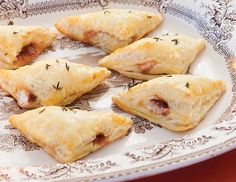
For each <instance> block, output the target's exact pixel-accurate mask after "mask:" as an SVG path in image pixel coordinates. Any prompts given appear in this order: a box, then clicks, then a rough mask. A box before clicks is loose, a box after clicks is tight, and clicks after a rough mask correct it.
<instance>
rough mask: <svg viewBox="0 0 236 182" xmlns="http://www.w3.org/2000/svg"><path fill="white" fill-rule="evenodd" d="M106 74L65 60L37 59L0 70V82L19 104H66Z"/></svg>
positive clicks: (36, 105)
mask: <svg viewBox="0 0 236 182" xmlns="http://www.w3.org/2000/svg"><path fill="white" fill-rule="evenodd" d="M109 75H110V71H108V70H107V69H106V68H99V67H96V68H91V67H88V66H85V65H81V64H75V63H70V62H68V61H66V60H62V59H58V60H46V61H39V62H36V63H34V64H32V65H27V66H24V67H20V68H19V69H17V70H0V85H1V87H2V88H3V89H4V90H5V91H7V92H9V93H10V94H11V95H12V96H13V97H14V98H15V99H16V100H17V103H18V105H19V106H20V107H22V108H36V107H39V106H47V105H66V104H69V103H71V102H73V101H74V100H75V99H76V98H78V97H79V96H81V95H82V94H84V93H86V92H88V91H90V90H92V89H93V88H95V87H96V86H97V85H98V84H99V83H101V82H102V81H103V80H104V79H106V78H107V77H108V76H109Z"/></svg>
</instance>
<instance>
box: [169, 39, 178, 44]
mask: <svg viewBox="0 0 236 182" xmlns="http://www.w3.org/2000/svg"><path fill="white" fill-rule="evenodd" d="M171 41H172V42H174V43H175V45H177V44H178V43H179V40H178V39H172V40H171Z"/></svg>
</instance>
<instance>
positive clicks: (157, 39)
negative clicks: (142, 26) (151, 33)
mask: <svg viewBox="0 0 236 182" xmlns="http://www.w3.org/2000/svg"><path fill="white" fill-rule="evenodd" d="M153 39H155V40H156V41H157V42H158V41H159V40H163V39H161V38H159V37H153Z"/></svg>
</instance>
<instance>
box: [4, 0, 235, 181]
mask: <svg viewBox="0 0 236 182" xmlns="http://www.w3.org/2000/svg"><path fill="white" fill-rule="evenodd" d="M176 1H178V0H176ZM176 1H175V2H176ZM21 2H22V3H21V4H14V5H16V6H17V7H18V9H16V10H15V11H13V12H12V14H9V13H7V11H6V12H5V14H3V15H0V19H1V18H3V17H4V18H5V19H6V17H7V18H8V19H9V21H12V20H13V19H14V18H17V17H18V18H26V17H27V16H35V15H36V14H37V11H38V12H40V11H39V8H40V7H42V6H46V4H45V3H44V2H41V4H40V3H35V4H34V3H31V4H29V3H28V0H21ZM35 2H37V1H35ZM46 2H47V3H49V4H50V2H51V3H52V5H53V3H59V4H60V2H61V3H63V1H59V0H48V1H46ZM65 2H68V3H70V2H73V0H71V1H65ZM78 2H79V1H78ZM84 2H85V6H84V7H83V6H81V7H82V8H89V7H99V8H103V9H104V8H105V7H106V6H107V5H108V4H109V3H118V4H119V3H120V4H127V5H130V4H132V2H133V1H132V0H131V1H129V2H127V3H126V1H124V0H118V1H115V0H98V1H92V3H91V1H88V0H86V1H84ZM86 2H87V4H86ZM89 2H90V3H89ZM134 2H135V1H134ZM138 2H139V3H142V2H153V4H148V5H147V6H148V7H150V8H151V7H153V8H156V9H158V10H159V11H160V12H161V13H166V12H168V13H170V14H173V11H174V10H178V11H183V12H185V13H188V14H189V15H191V14H193V13H194V14H195V15H196V20H199V19H201V17H202V16H201V15H200V14H198V13H196V12H193V11H192V10H191V9H187V8H186V7H183V6H181V5H179V4H176V3H175V2H174V0H158V1H154V0H144V1H142V0H139V1H138ZM206 2H208V1H206ZM12 3H14V2H12ZM136 3H137V2H136ZM77 5H78V4H77ZM80 5H81V4H80ZM138 5H140V4H138ZM142 5H143V4H142ZM37 7H38V9H37ZM81 7H79V8H81ZM0 8H1V6H0ZM27 8H29V9H30V8H33V10H35V11H31V12H30V13H31V14H27V13H26V12H27ZM73 8H75V7H72V9H73ZM77 8H78V7H77ZM46 10H48V9H46ZM62 10H67V8H65V9H62ZM56 11H58V9H52V12H56ZM46 12H47V11H46ZM41 13H42V14H43V13H44V12H43V11H42V12H41ZM188 14H187V15H188ZM181 16H182V15H181V14H179V17H180V18H183V17H181ZM186 21H188V20H186ZM189 23H190V24H192V25H193V26H198V25H196V24H194V22H189ZM200 23H202V22H200ZM204 23H206V24H208V22H204ZM196 28H197V29H198V30H199V32H200V33H201V31H202V30H201V29H199V28H202V27H196ZM235 32H236V31H234V33H235ZM211 36H212V35H211ZM204 38H207V37H204ZM208 41H209V43H210V44H212V45H213V46H215V45H216V43H215V42H211V41H212V40H208ZM228 41H229V40H228ZM219 45H220V46H221V47H220V46H219ZM219 45H218V47H214V48H215V49H216V50H217V51H218V52H219V53H221V54H223V55H224V57H225V59H226V61H225V63H226V66H229V69H233V65H232V62H233V63H234V62H236V61H235V57H234V53H233V52H232V50H230V49H229V47H228V46H227V42H226V43H225V44H220V43H219ZM233 72H234V71H232V70H231V71H230V72H229V73H230V74H231V73H233ZM231 77H232V75H231ZM231 79H232V78H231ZM231 81H232V80H231ZM233 82H234V81H233ZM234 85H235V83H232V86H234ZM234 97H236V96H235V92H233V98H232V103H231V105H230V106H229V108H227V110H228V111H227V112H233V109H234V108H233V107H234V106H235V98H234ZM231 114H232V113H231ZM226 116H227V114H223V115H222V118H221V119H222V120H224V117H226ZM232 117H233V118H231V120H232V121H233V120H235V117H234V115H233V116H232ZM231 140H232V141H231ZM227 141H231V142H232V143H231V142H229V143H230V144H225V145H222V146H221V148H220V147H218V148H217V149H219V151H218V152H217V150H216V149H210V148H208V150H207V149H206V151H207V152H203V154H201V155H200V156H198V155H197V158H195V157H196V156H194V158H192V159H184V160H183V161H181V162H178V161H177V162H175V163H173V164H171V165H169V164H167V165H168V166H166V170H163V172H167V171H169V170H172V169H168V167H170V166H175V165H176V168H178V166H179V165H181V164H182V165H184V164H185V163H186V166H187V165H191V164H194V163H197V162H200V161H204V160H207V159H209V158H212V157H214V156H218V155H220V154H222V153H225V152H227V151H229V150H232V149H233V148H236V144H235V143H236V137H233V138H231V139H230V140H227ZM195 155H196V154H195ZM182 158H183V156H182ZM194 161H195V162H194ZM148 166H150V164H148ZM182 167H184V166H182ZM163 168H165V166H164V167H163V166H162V167H160V166H157V168H156V169H163ZM136 169H137V168H136ZM145 169H146V168H145ZM147 169H148V168H147ZM151 170H152V169H151ZM153 170H154V171H155V169H153ZM0 171H1V170H0ZM145 171H146V172H147V173H148V171H149V170H142V172H140V173H142V174H146V172H145ZM108 174H110V173H108ZM108 174H106V173H104V176H107V175H108ZM135 174H136V172H134V173H129V174H128V175H124V176H129V175H131V176H132V175H135ZM153 174H154V173H152V174H151V175H153ZM155 174H159V173H155ZM114 176H116V175H113V176H112V177H111V178H109V179H112V180H116V179H117V180H118V179H119V178H122V177H124V176H120V177H116V178H114ZM85 178H86V177H85ZM87 178H88V179H90V178H91V179H92V178H93V176H91V177H89V176H88V177H87ZM104 178H106V177H104ZM77 179H80V178H78V177H77ZM95 179H96V180H97V179H99V178H95ZM59 180H60V179H59ZM71 180H73V179H71Z"/></svg>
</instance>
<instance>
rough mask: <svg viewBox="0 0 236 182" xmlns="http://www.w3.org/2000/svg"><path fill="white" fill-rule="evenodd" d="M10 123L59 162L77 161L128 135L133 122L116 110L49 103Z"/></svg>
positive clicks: (17, 117)
mask: <svg viewBox="0 0 236 182" xmlns="http://www.w3.org/2000/svg"><path fill="white" fill-rule="evenodd" d="M9 122H10V123H11V124H12V125H13V126H14V127H16V128H17V129H19V130H20V132H21V133H22V134H23V135H25V136H26V137H27V138H28V139H29V140H30V141H32V142H33V143H36V144H38V145H39V146H41V147H42V148H43V149H45V150H46V151H47V152H48V153H49V154H50V155H51V156H53V157H54V158H55V159H56V160H57V161H58V162H61V163H65V162H72V161H75V160H77V159H79V158H81V157H83V156H85V155H87V154H89V153H91V152H93V151H95V150H97V149H99V148H101V147H102V146H104V145H106V144H108V143H111V142H113V141H114V140H116V139H118V138H121V137H123V136H125V135H126V134H127V131H128V130H129V128H130V127H131V125H132V121H131V120H130V119H127V118H125V117H123V116H120V115H117V114H115V113H112V112H97V111H83V110H69V109H67V108H63V107H57V106H48V107H41V108H38V109H35V110H31V111H27V112H25V113H23V114H19V115H13V116H11V117H10V118H9Z"/></svg>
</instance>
